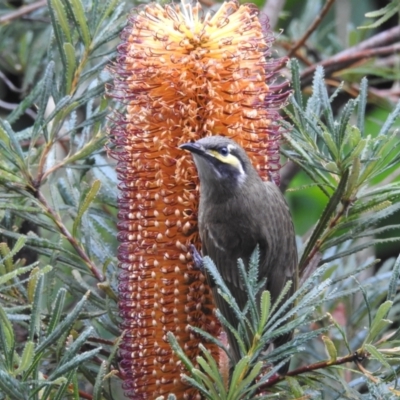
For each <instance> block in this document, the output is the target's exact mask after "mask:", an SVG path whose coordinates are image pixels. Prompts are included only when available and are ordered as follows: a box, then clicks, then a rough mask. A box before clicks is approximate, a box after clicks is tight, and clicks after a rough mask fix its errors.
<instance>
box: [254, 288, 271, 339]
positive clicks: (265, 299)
mask: <svg viewBox="0 0 400 400" xmlns="http://www.w3.org/2000/svg"><path fill="white" fill-rule="evenodd" d="M270 310H271V293H270V292H269V291H267V290H265V291H263V292H262V294H261V304H260V311H261V316H260V324H259V328H258V331H257V332H258V334H259V335H261V334H262V332H263V330H264V327H265V324H266V323H267V321H268V317H269V312H270Z"/></svg>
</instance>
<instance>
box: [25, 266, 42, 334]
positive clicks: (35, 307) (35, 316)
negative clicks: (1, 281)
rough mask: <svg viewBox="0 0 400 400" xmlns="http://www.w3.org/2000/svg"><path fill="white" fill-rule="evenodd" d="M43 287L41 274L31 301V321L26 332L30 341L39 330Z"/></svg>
mask: <svg viewBox="0 0 400 400" xmlns="http://www.w3.org/2000/svg"><path fill="white" fill-rule="evenodd" d="M43 286H44V277H43V275H42V274H40V275H39V277H38V279H37V282H36V285H35V291H34V295H33V299H32V311H31V320H30V323H29V332H28V335H29V340H30V341H33V339H34V337H35V336H36V334H38V333H39V329H40V316H41V313H42V294H43Z"/></svg>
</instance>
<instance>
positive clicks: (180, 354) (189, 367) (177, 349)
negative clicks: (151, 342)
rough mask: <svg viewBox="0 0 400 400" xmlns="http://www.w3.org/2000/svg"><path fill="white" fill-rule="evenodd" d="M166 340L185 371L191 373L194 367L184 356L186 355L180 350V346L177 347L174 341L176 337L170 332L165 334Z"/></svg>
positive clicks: (177, 344)
mask: <svg viewBox="0 0 400 400" xmlns="http://www.w3.org/2000/svg"><path fill="white" fill-rule="evenodd" d="M167 340H168V343H169V344H170V345H171V348H172V350H173V351H174V353H175V354H176V355H177V356H178V357H179V359H180V360H181V361H182V362H183V364H184V365H185V367H186V369H187V370H188V371H189V372H192V370H193V369H194V365H193V364H192V362H191V361H190V359H189V358H188V357H187V356H186V354H185V353H184V351H183V350H182V348H181V346H180V345H179V343H178V341H177V340H176V337H175V336H174V334H173V333H172V332H167Z"/></svg>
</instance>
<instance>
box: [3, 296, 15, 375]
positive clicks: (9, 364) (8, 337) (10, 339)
mask: <svg viewBox="0 0 400 400" xmlns="http://www.w3.org/2000/svg"><path fill="white" fill-rule="evenodd" d="M0 346H1V349H2V353H3V354H4V361H5V364H6V368H7V369H8V370H9V371H10V372H11V371H12V370H13V358H14V357H13V353H14V347H15V337H14V331H13V328H12V325H11V322H10V320H9V319H8V317H7V314H6V312H5V311H4V309H3V307H2V306H1V304H0ZM0 371H1V369H0Z"/></svg>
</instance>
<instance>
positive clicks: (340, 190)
mask: <svg viewBox="0 0 400 400" xmlns="http://www.w3.org/2000/svg"><path fill="white" fill-rule="evenodd" d="M348 177H349V170H346V171H345V173H344V174H343V176H342V177H341V179H340V182H339V185H338V187H337V189H336V191H335V193H334V194H333V195H332V197H331V198H330V199H329V202H328V204H327V205H326V207H325V210H324V211H323V213H322V216H321V218H320V219H319V221H318V224H317V226H316V227H315V228H314V231H313V233H312V234H311V237H310V239H309V240H308V242H307V245H306V248H305V249H304V252H303V255H302V257H301V260H300V263H299V272H301V271H303V269H304V268H305V267H306V265H305V262H306V261H307V258H308V256H309V254H310V252H311V250H312V249H313V248H314V246H315V245H316V243H317V241H318V240H319V239H320V237H321V235H322V233H323V232H324V230H325V228H326V226H327V225H328V222H329V220H330V219H331V217H332V215H333V213H334V212H335V210H336V207H337V206H338V204H339V203H340V201H341V199H342V197H343V194H344V192H345V190H346V186H347V180H348Z"/></svg>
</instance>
